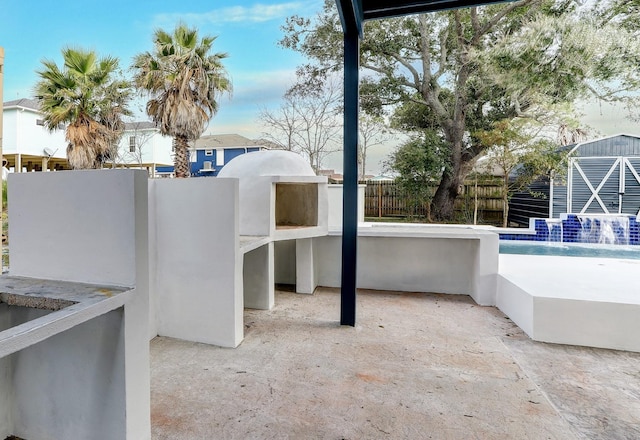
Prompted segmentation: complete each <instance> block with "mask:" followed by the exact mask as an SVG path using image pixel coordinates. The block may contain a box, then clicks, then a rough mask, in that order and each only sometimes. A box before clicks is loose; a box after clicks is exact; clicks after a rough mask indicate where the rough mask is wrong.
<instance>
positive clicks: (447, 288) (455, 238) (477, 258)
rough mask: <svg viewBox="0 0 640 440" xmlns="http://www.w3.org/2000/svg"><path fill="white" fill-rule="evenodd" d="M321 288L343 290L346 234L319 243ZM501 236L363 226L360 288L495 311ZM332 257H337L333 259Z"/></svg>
mask: <svg viewBox="0 0 640 440" xmlns="http://www.w3.org/2000/svg"><path fill="white" fill-rule="evenodd" d="M317 242H318V246H317V247H318V257H319V260H320V261H323V262H324V261H327V260H331V259H333V260H335V264H323V265H321V267H320V268H319V274H318V284H319V285H323V286H328V287H338V286H339V285H340V264H339V259H338V258H335V255H340V249H341V246H340V242H341V231H339V230H332V231H330V232H329V235H328V236H327V237H326V238H321V239H318V240H317ZM498 246H499V241H498V234H496V233H494V232H491V231H487V230H484V229H480V228H469V227H455V226H452V227H445V226H431V225H420V226H416V225H402V226H401V225H398V226H396V225H387V224H376V223H361V224H360V225H359V227H358V268H357V270H358V278H357V285H358V287H359V288H364V289H377V290H394V291H407V292H434V293H450V294H465V295H470V296H471V297H472V298H473V299H474V301H476V302H477V303H478V304H481V305H495V296H496V288H497V273H498ZM332 256H333V257H332Z"/></svg>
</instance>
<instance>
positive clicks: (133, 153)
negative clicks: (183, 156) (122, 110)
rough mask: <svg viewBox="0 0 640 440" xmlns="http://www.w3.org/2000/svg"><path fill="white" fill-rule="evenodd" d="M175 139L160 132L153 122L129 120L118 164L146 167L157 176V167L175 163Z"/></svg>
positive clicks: (121, 141) (119, 151)
mask: <svg viewBox="0 0 640 440" xmlns="http://www.w3.org/2000/svg"><path fill="white" fill-rule="evenodd" d="M172 147H173V139H172V138H171V137H169V136H163V135H162V134H160V130H159V129H158V127H156V125H155V124H154V123H153V122H128V123H126V124H125V131H124V133H123V135H122V138H120V144H119V145H118V155H117V157H116V159H115V163H116V165H117V166H126V167H128V168H144V169H147V170H148V171H149V175H150V176H151V177H156V168H157V167H166V166H171V165H172V164H173V149H172Z"/></svg>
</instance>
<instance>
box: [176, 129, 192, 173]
mask: <svg viewBox="0 0 640 440" xmlns="http://www.w3.org/2000/svg"><path fill="white" fill-rule="evenodd" d="M175 141H176V152H175V156H174V158H173V166H174V172H175V174H176V177H178V178H183V177H190V176H191V164H190V162H189V141H188V139H187V138H186V137H184V136H176V138H175Z"/></svg>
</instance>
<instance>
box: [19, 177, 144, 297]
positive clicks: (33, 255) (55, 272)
mask: <svg viewBox="0 0 640 440" xmlns="http://www.w3.org/2000/svg"><path fill="white" fill-rule="evenodd" d="M139 173H141V174H139ZM136 185H137V186H138V188H137V191H134V187H135V186H136ZM146 185H147V184H146V173H145V172H143V171H139V170H136V171H135V172H134V170H122V169H118V170H89V171H66V172H58V173H28V174H19V173H15V174H11V175H9V183H8V200H9V204H10V206H11V222H10V225H9V234H10V235H11V247H10V249H11V275H15V276H24V277H33V278H43V279H52V280H61V281H76V282H85V283H95V284H108V285H118V286H135V284H136V224H135V222H136V217H135V205H136V203H140V204H141V206H142V203H143V202H144V212H145V213H146V210H147V206H146V204H147V190H146ZM142 188H144V192H143V191H142ZM142 196H144V199H143V200H136V197H142ZM145 218H146V216H145ZM146 229H147V226H146V225H145V226H144V231H145V233H146Z"/></svg>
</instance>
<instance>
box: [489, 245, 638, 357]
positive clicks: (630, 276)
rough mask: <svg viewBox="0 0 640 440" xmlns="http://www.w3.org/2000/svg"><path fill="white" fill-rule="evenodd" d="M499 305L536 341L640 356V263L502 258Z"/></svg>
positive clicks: (608, 260)
mask: <svg viewBox="0 0 640 440" xmlns="http://www.w3.org/2000/svg"><path fill="white" fill-rule="evenodd" d="M499 267H500V269H499V276H498V293H497V297H496V305H497V306H498V308H499V309H500V310H502V311H503V312H504V313H506V314H507V315H508V316H509V317H510V318H511V319H512V320H513V321H514V322H515V323H516V324H517V325H518V326H519V327H520V328H522V329H523V330H524V331H525V333H527V335H529V336H530V337H531V338H532V339H534V340H537V341H544V342H553V343H560V344H571V345H584V346H590V347H601V348H612V349H620V350H630V351H640V338H639V337H638V329H639V327H638V326H639V324H638V323H640V282H639V281H640V260H622V259H609V258H581V257H559V256H536V255H511V254H503V255H500V262H499Z"/></svg>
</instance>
